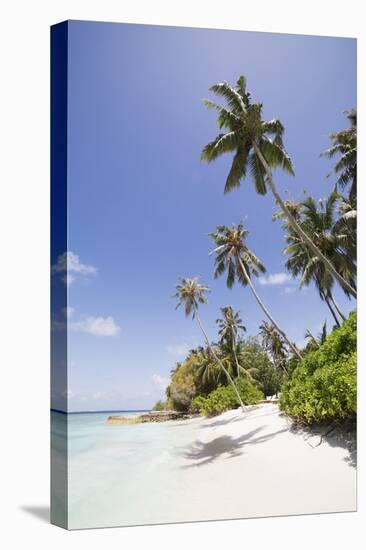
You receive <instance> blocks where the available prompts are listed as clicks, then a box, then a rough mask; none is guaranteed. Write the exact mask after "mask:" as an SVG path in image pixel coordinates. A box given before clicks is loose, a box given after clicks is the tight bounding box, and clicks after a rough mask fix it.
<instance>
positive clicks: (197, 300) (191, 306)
mask: <svg viewBox="0 0 366 550" xmlns="http://www.w3.org/2000/svg"><path fill="white" fill-rule="evenodd" d="M175 288H176V290H177V292H176V294H175V295H174V298H177V299H178V304H177V306H176V309H177V308H178V307H180V306H181V305H183V306H184V311H185V314H186V317H189V316H190V315H192V319H196V320H197V323H198V325H199V327H200V329H201V331H202V334H203V336H204V338H205V341H206V345H207V348H208V349H209V350H210V353H211V354H212V356H213V357H214V359H215V361H216V363H217V364H218V365H219V366H220V367H221V369H222V370H223V372H224V373H225V375H226V377H227V380H228V382H229V383H230V384H231V386H232V387H233V389H234V391H235V394H236V396H237V398H238V401H239V403H240V406H241V408H242V410H243V412H245V407H244V403H243V401H242V399H241V397H240V394H239V392H238V390H237V388H236V386H235V384H234V381H233V379H232V378H231V376H230V374H229V372H228V370H227V369H226V368H225V366H224V364H223V362H222V361H221V359H220V358H219V356H218V355H217V353H216V351H215V349H214V347H213V346H212V345H211V343H210V341H209V339H208V336H207V333H206V331H205V329H204V328H203V325H202V321H201V319H200V317H199V315H198V307H199V305H200V304H205V303H206V302H207V298H206V296H205V293H206V292H210V289H209V287H208V286H206V285H202V284H200V283H199V282H198V277H193V278H191V279H188V278H186V277H181V278H180V283H179V284H177V285H176V287H175Z"/></svg>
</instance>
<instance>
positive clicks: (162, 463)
mask: <svg viewBox="0 0 366 550" xmlns="http://www.w3.org/2000/svg"><path fill="white" fill-rule="evenodd" d="M52 414H53V425H54V430H53V431H55V432H56V433H57V432H58V437H57V436H56V437H54V438H53V447H54V448H53V452H54V453H55V454H56V455H57V453H58V452H59V451H60V448H61V447H62V430H63V427H64V424H65V422H67V425H68V497H67V498H68V526H69V528H70V529H81V528H88V527H108V526H111V527H112V526H120V525H139V524H140V525H141V524H152V523H164V522H176V521H188V520H190V519H195V517H194V513H195V512H194V511H193V510H192V508H191V503H192V500H191V498H190V495H189V494H185V495H184V498H183V492H185V491H184V485H185V482H184V478H185V477H186V476H187V473H188V472H185V468H184V462H185V458H184V454H185V452H186V450H187V449H188V448H189V447H190V445H191V444H192V442H193V441H194V438H195V431H196V428H197V426H198V423H199V422H200V421H201V419H193V420H192V419H190V420H188V421H177V422H174V421H169V422H164V423H147V424H136V425H125V426H123V425H120V426H118V425H108V424H107V423H106V420H107V418H108V416H109V415H110V414H112V413H109V412H103V413H85V414H84V413H77V414H68V415H64V414H60V413H52ZM113 414H121V415H123V416H126V415H134V414H138V413H130V412H122V411H121V412H120V413H116V412H113ZM57 426H58V430H57V428H56V427H57ZM188 493H189V491H188ZM179 495H181V497H182V498H179ZM193 498H194V499H196V500H197V495H193ZM197 519H199V518H197Z"/></svg>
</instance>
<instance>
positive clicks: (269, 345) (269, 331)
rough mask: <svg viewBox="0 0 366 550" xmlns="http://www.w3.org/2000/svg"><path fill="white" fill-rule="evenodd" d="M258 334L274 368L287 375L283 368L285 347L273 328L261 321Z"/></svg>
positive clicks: (285, 353)
mask: <svg viewBox="0 0 366 550" xmlns="http://www.w3.org/2000/svg"><path fill="white" fill-rule="evenodd" d="M259 334H260V335H261V337H262V342H263V344H264V347H265V348H266V350H267V351H268V352H269V353H270V355H271V356H272V360H273V363H274V365H275V367H277V369H282V370H284V371H285V373H286V374H288V371H287V369H286V367H285V360H286V355H287V350H286V346H285V344H284V341H283V339H282V338H281V337H280V335H279V334H278V332H277V331H276V330H275V328H274V326H273V325H271V324H270V323H267V322H266V321H262V324H261V325H260V326H259Z"/></svg>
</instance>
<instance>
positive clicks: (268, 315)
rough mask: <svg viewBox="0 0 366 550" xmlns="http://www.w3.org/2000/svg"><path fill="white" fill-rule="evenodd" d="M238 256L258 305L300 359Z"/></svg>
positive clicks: (297, 351) (298, 353)
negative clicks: (259, 294)
mask: <svg viewBox="0 0 366 550" xmlns="http://www.w3.org/2000/svg"><path fill="white" fill-rule="evenodd" d="M237 258H238V261H239V264H240V267H241V270H242V272H243V275H244V277H245V280H246V281H247V283H248V285H249V286H250V289H251V291H252V292H253V294H254V298H255V299H256V300H257V302H258V304H259V306H260V307H261V308H262V310H263V311H264V313H265V315H266V316H267V317H268V319H269V320H270V321H271V323H272V325H273V326H274V327H275V329H276V330H277V332H278V333H279V334H280V335H281V336H282V338H283V339H284V340H285V341H286V342H287V343H288V345H289V346H290V348H291V349H292V351H293V352H294V353H295V355H297V357H298V358H299V359H300V361H302V356H301V353H300V352H299V350H298V349H297V348H296V346H295V345H294V344H293V343H292V342H291V341H290V340H289V339H288V338H287V336H286V334H285V333H284V332H283V330H282V329H280V327H279V326H278V324H277V323H276V321H275V320H274V319H273V317H272V315H271V314H270V312H269V311H268V309H267V308H266V306H265V305H264V303H263V302H262V300H261V299H260V297H259V296H258V294H257V291H256V290H255V288H254V286H253V283H252V281H251V279H250V277H249V275H248V273H247V270H246V269H245V267H244V264H243V262H242V261H241V258H240V256H237Z"/></svg>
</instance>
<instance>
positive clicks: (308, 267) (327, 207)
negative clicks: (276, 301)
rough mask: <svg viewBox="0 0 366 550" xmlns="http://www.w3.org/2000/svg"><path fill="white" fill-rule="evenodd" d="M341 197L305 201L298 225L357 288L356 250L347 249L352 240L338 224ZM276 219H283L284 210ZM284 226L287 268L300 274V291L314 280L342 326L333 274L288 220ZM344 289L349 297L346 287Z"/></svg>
mask: <svg viewBox="0 0 366 550" xmlns="http://www.w3.org/2000/svg"><path fill="white" fill-rule="evenodd" d="M339 198H340V196H339V195H338V194H337V193H334V192H333V193H331V195H330V196H329V197H328V199H326V200H321V201H319V203H318V205H317V204H316V202H315V200H314V199H313V198H312V197H308V198H307V199H306V200H305V201H304V202H302V203H298V204H297V214H296V215H297V219H298V223H299V224H300V225H301V226H303V227H304V228H306V232H307V233H308V234H309V235H311V236H312V239H313V240H314V242H316V244H317V246H318V247H319V248H320V249H321V250H322V252H323V254H324V255H327V256H328V257H330V258H332V261H333V264H334V265H336V266H337V268H338V271H339V272H340V273H342V275H343V277H344V278H345V279H347V280H348V281H349V283H350V285H351V286H352V287H354V288H355V287H356V283H355V275H356V265H355V258H354V252H353V249H350V248H349V247H348V246H347V242H348V241H349V239H350V238H351V237H350V236H347V235H346V234H345V232H344V224H343V225H342V224H341V223H340V222H339V221H335V215H336V207H337V204H338V201H339ZM276 216H277V217H282V218H283V216H282V212H281V211H280V212H279V213H277V214H276ZM283 227H284V228H285V229H286V230H287V235H286V241H287V247H286V248H285V249H284V253H285V254H287V255H289V259H288V260H287V262H286V268H287V269H288V271H290V273H291V274H292V275H293V276H294V277H297V276H298V275H301V277H302V278H301V281H300V288H301V287H303V286H304V285H306V286H307V285H309V284H310V282H311V281H314V283H315V286H316V288H317V289H318V292H319V295H320V297H321V299H322V300H323V301H325V303H326V304H327V306H328V307H329V310H330V312H331V313H332V315H333V317H334V320H335V322H336V323H337V325H338V326H339V324H340V323H339V321H338V318H337V315H336V313H335V311H334V309H333V308H335V310H336V312H337V313H338V315H339V316H340V317H341V318H342V319H343V320H345V319H346V318H345V316H344V314H343V313H342V311H341V309H340V307H339V306H338V304H337V302H336V300H335V298H334V295H333V292H332V288H333V284H334V278H333V276H332V274H331V273H330V272H329V271H328V270H326V268H325V266H324V264H323V263H322V262H321V261H320V260H319V258H318V257H317V256H315V255H314V254H313V253H312V251H311V250H310V248H309V247H307V246H306V245H304V243H303V242H302V240H301V239H300V237H299V236H298V235H297V234H296V233H295V232H294V231H293V229H292V227H291V226H290V225H289V224H288V223H287V220H285V221H284V225H283ZM342 230H343V231H342ZM342 288H343V287H342ZM343 290H344V291H345V293H346V294H348V292H347V291H346V290H345V289H344V288H343Z"/></svg>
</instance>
